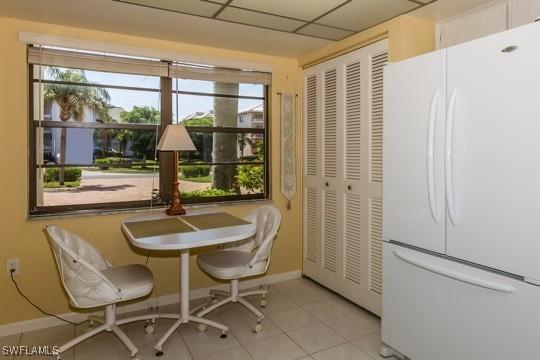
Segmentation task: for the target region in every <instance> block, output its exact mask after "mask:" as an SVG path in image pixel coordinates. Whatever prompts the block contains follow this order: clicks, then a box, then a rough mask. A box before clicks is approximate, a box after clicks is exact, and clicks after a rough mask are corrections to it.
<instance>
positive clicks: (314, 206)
mask: <svg viewBox="0 0 540 360" xmlns="http://www.w3.org/2000/svg"><path fill="white" fill-rule="evenodd" d="M319 213H320V203H319V191H318V190H317V189H312V188H308V189H307V190H306V198H305V217H306V219H305V224H306V232H305V239H304V240H305V241H304V258H305V259H306V260H309V261H311V262H314V263H318V262H319V250H318V249H319V248H320V246H319V244H320V239H321V237H320V221H319Z"/></svg>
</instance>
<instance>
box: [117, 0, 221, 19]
mask: <svg viewBox="0 0 540 360" xmlns="http://www.w3.org/2000/svg"><path fill="white" fill-rule="evenodd" d="M124 2H126V3H131V4H137V5H143V6H148V7H153V8H159V9H164V10H169V11H177V12H181V13H186V14H191V15H198V16H207V17H211V16H212V15H214V14H215V13H216V12H217V11H218V10H219V9H221V5H219V4H213V3H210V2H207V1H200V0H181V1H178V0H124Z"/></svg>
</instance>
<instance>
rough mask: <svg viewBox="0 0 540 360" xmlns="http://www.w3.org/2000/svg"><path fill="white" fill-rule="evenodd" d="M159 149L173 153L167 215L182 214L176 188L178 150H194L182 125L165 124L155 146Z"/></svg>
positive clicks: (183, 211)
mask: <svg viewBox="0 0 540 360" xmlns="http://www.w3.org/2000/svg"><path fill="white" fill-rule="evenodd" d="M157 149H158V150H159V151H172V152H173V153H174V163H173V164H174V171H173V174H174V177H173V182H172V202H171V206H170V207H169V208H168V209H167V210H166V211H165V212H166V213H167V215H171V216H174V215H183V214H185V213H186V210H184V209H183V208H182V205H181V204H180V191H179V190H178V152H179V151H192V150H196V149H195V145H193V142H192V141H191V138H190V137H189V134H188V132H187V130H186V128H185V126H184V125H167V128H166V129H165V132H164V133H163V136H162V137H161V140H159V144H158V146H157Z"/></svg>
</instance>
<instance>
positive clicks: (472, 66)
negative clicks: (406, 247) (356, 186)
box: [445, 23, 540, 280]
mask: <svg viewBox="0 0 540 360" xmlns="http://www.w3.org/2000/svg"><path fill="white" fill-rule="evenodd" d="M447 66H448V92H449V98H450V99H449V101H448V116H447V127H446V140H447V141H446V149H445V154H446V159H445V160H446V161H445V166H446V169H445V171H446V180H447V183H446V191H447V193H446V194H447V203H448V213H449V220H450V221H449V222H448V223H447V228H448V230H447V231H448V234H447V244H446V246H447V254H448V255H450V256H453V257H456V258H460V259H465V260H468V261H470V262H473V263H477V264H481V265H485V266H488V267H491V268H495V269H499V270H503V271H506V272H509V273H513V274H516V275H520V276H524V277H527V278H530V279H535V280H540V23H535V24H531V25H528V26H524V27H521V28H517V29H514V30H511V31H507V32H504V33H500V34H496V35H493V36H490V37H486V38H483V39H480V40H477V41H473V42H470V43H466V44H462V45H459V46H456V47H453V48H449V49H448V65H447Z"/></svg>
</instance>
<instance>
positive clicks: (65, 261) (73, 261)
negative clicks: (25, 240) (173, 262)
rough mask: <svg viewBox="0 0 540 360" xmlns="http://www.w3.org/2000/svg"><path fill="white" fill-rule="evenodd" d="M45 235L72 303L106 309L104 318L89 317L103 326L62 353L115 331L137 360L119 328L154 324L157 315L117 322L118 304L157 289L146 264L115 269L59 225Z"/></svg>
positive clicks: (130, 345)
mask: <svg viewBox="0 0 540 360" xmlns="http://www.w3.org/2000/svg"><path fill="white" fill-rule="evenodd" d="M45 233H46V234H47V237H48V239H49V242H50V244H51V247H52V249H53V253H54V258H55V260H56V265H57V266H58V272H59V274H60V280H61V282H62V285H63V286H64V289H65V290H66V292H67V294H68V296H69V300H70V303H71V304H72V305H73V306H74V307H77V308H81V309H84V308H95V307H105V317H104V318H102V317H97V316H89V317H88V320H90V321H91V322H96V323H99V324H100V325H99V326H97V327H95V328H91V329H90V330H89V331H87V332H86V333H84V334H82V335H80V336H78V337H76V338H75V339H73V340H71V341H69V342H67V343H66V344H64V345H62V346H61V347H60V354H62V353H63V352H65V351H66V350H68V349H70V348H71V347H73V346H75V345H77V344H79V343H81V342H83V341H85V340H86V339H88V338H90V337H92V336H94V335H96V334H98V333H100V332H102V331H112V332H113V333H114V334H115V335H116V336H117V337H118V338H119V339H120V341H122V342H123V343H124V345H125V346H126V347H127V348H128V349H129V351H130V352H131V357H132V358H135V357H136V355H137V352H138V350H137V348H136V347H135V345H134V344H133V342H132V341H131V340H130V339H129V338H128V337H127V335H126V333H125V332H124V331H122V330H121V329H120V328H119V326H120V325H123V324H127V323H131V322H134V321H141V320H147V321H149V320H151V321H152V323H153V322H154V321H155V319H156V318H157V317H158V315H156V314H153V315H143V316H136V317H131V318H125V319H121V320H117V319H116V311H115V310H116V304H117V303H119V302H122V301H127V300H132V299H137V298H140V297H143V296H146V295H148V294H150V292H151V291H152V289H153V287H154V279H153V276H152V272H151V271H150V270H149V269H148V268H147V267H146V266H143V265H125V266H113V265H112V264H111V263H110V262H109V261H108V260H107V259H106V258H105V257H104V256H103V255H101V254H100V253H99V251H98V250H97V249H95V248H94V247H93V246H91V245H90V244H88V243H87V242H86V241H84V240H83V239H81V238H80V237H79V236H77V235H75V234H72V233H70V232H68V231H66V230H64V229H61V228H59V227H57V226H52V225H47V226H46V227H45ZM146 331H147V332H148V333H150V332H153V327H152V325H150V324H147V328H146Z"/></svg>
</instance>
